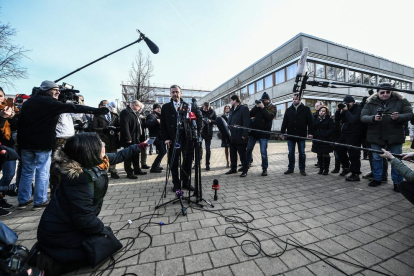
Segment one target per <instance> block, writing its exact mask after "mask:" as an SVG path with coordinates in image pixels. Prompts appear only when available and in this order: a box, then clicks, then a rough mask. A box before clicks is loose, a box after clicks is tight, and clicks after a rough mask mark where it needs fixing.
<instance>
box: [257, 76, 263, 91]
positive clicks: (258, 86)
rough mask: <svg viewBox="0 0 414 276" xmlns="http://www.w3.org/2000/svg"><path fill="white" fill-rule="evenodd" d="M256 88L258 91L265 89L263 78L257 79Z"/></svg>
mask: <svg viewBox="0 0 414 276" xmlns="http://www.w3.org/2000/svg"><path fill="white" fill-rule="evenodd" d="M256 89H257V92H259V91H262V90H263V79H260V80H258V81H256Z"/></svg>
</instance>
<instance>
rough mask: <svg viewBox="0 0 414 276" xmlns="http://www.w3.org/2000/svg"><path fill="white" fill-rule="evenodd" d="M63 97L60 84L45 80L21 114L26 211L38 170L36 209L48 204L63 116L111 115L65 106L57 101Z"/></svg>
mask: <svg viewBox="0 0 414 276" xmlns="http://www.w3.org/2000/svg"><path fill="white" fill-rule="evenodd" d="M59 94H60V91H59V86H58V85H57V84H56V83H54V82H52V81H43V82H42V84H41V85H40V90H39V91H38V92H37V93H36V94H35V95H34V96H33V97H31V98H30V99H28V100H27V101H26V102H25V103H24V106H23V108H22V110H21V112H20V116H19V120H18V133H17V139H18V143H19V146H20V148H21V159H22V174H21V178H20V185H19V196H18V201H19V209H25V208H26V207H27V206H28V205H29V204H31V203H32V202H33V201H32V200H31V195H32V185H31V184H32V179H33V175H34V173H35V171H36V176H35V189H34V208H36V209H37V208H42V207H45V206H46V205H47V186H48V182H49V170H50V161H51V159H50V157H51V153H52V148H53V147H54V145H55V143H56V124H57V122H58V120H59V115H60V114H63V113H95V114H104V113H107V112H108V109H101V108H93V107H88V106H81V105H74V104H71V103H62V102H60V101H58V100H57V98H58V97H59Z"/></svg>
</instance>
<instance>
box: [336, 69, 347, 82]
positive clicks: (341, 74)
mask: <svg viewBox="0 0 414 276" xmlns="http://www.w3.org/2000/svg"><path fill="white" fill-rule="evenodd" d="M344 76H345V73H344V69H342V68H336V80H337V81H345V79H344Z"/></svg>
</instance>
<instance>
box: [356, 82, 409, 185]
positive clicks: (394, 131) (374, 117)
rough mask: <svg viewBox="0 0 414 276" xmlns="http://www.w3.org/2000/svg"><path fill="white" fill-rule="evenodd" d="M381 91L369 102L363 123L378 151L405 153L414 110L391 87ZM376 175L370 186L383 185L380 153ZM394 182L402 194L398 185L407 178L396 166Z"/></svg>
mask: <svg viewBox="0 0 414 276" xmlns="http://www.w3.org/2000/svg"><path fill="white" fill-rule="evenodd" d="M379 87H380V88H379V89H377V93H375V94H373V95H372V96H371V97H369V98H368V100H367V103H366V105H365V107H364V109H363V110H362V113H361V121H362V122H363V123H366V124H367V125H368V131H367V142H369V143H371V148H372V149H375V150H381V148H384V149H386V150H388V151H390V152H392V153H401V152H402V144H403V143H404V142H405V133H404V124H405V123H406V122H408V121H410V120H411V118H412V116H413V111H412V110H413V109H412V107H411V105H410V103H409V102H408V101H407V99H405V98H404V97H403V95H401V94H400V93H398V92H396V91H391V90H390V89H391V88H392V86H391V84H390V83H385V82H384V83H381V84H380V85H379ZM381 88H387V89H381ZM372 174H373V177H374V180H372V181H371V182H370V183H369V184H368V185H369V186H371V187H376V186H378V185H381V180H382V175H383V163H382V159H381V156H379V154H377V153H373V160H372ZM391 179H392V182H393V183H394V191H396V192H398V184H399V183H400V182H401V181H402V180H403V178H402V176H401V175H400V174H399V173H398V171H397V170H396V169H395V168H394V167H393V166H392V169H391Z"/></svg>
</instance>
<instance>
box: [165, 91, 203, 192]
mask: <svg viewBox="0 0 414 276" xmlns="http://www.w3.org/2000/svg"><path fill="white" fill-rule="evenodd" d="M170 94H171V101H170V102H169V103H166V104H164V105H163V106H162V109H161V140H163V141H165V142H164V143H165V145H166V146H167V148H168V162H169V164H170V169H171V174H172V178H173V185H174V187H173V191H174V192H175V191H176V190H177V189H180V187H181V185H180V179H179V173H178V159H179V158H178V157H179V156H180V155H181V154H182V170H183V174H182V176H183V179H181V180H182V182H183V188H185V189H189V190H190V191H193V190H194V187H193V186H191V181H190V176H191V163H192V158H193V154H194V147H193V141H192V131H191V127H190V122H189V121H188V112H189V111H192V112H194V113H196V116H197V130H198V132H199V131H200V128H201V121H200V120H201V116H200V115H199V114H197V113H198V112H197V108H196V107H195V106H194V104H193V105H189V109H190V110H189V111H185V112H184V114H183V115H179V113H178V112H177V110H178V109H179V108H180V107H182V104H183V103H184V101H183V100H182V99H181V88H180V87H179V86H178V85H172V86H171V87H170ZM178 116H180V117H182V120H181V121H182V122H183V123H182V124H181V126H180V127H179V129H178V131H179V139H178V141H175V137H176V131H177V117H178ZM174 147H176V151H175V156H174V160H172V161H171V158H172V153H173V149H174Z"/></svg>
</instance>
